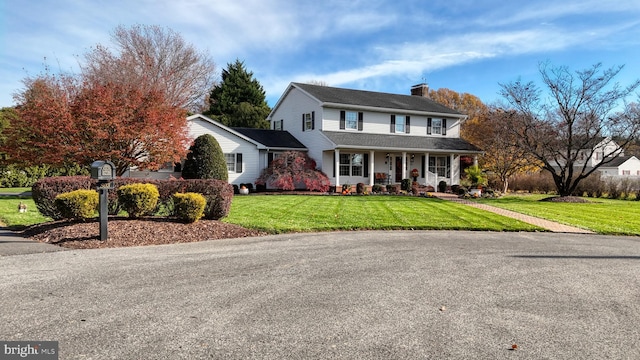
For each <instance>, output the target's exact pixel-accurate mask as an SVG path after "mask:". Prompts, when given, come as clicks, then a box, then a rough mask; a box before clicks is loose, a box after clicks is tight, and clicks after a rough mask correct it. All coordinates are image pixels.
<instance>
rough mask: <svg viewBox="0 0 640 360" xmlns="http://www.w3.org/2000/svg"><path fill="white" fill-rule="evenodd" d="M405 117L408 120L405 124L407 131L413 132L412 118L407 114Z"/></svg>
mask: <svg viewBox="0 0 640 360" xmlns="http://www.w3.org/2000/svg"><path fill="white" fill-rule="evenodd" d="M405 119H406V120H407V122H406V124H405V125H404V126H405V127H406V129H407V131H406V133H407V134H408V133H410V132H411V121H410V120H411V118H410V117H409V116H406V117H405Z"/></svg>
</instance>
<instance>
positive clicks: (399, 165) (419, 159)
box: [323, 149, 478, 189]
mask: <svg viewBox="0 0 640 360" xmlns="http://www.w3.org/2000/svg"><path fill="white" fill-rule="evenodd" d="M463 155H470V156H473V159H474V163H475V164H477V162H478V158H477V154H464V153H454V152H449V153H444V152H415V151H413V152H409V151H397V150H389V151H380V150H368V151H363V150H362V149H335V150H333V151H325V152H324V153H323V163H324V164H329V163H333V166H332V167H333V171H325V173H327V175H329V176H330V180H331V183H332V185H333V186H336V187H337V186H341V185H344V184H357V183H364V184H365V185H369V186H373V185H374V184H380V185H387V184H399V183H400V182H401V181H402V179H412V180H415V181H417V182H418V183H419V184H420V185H425V186H433V187H434V188H436V189H437V186H438V183H440V182H441V181H444V182H445V183H446V184H447V185H448V186H451V185H459V184H460V169H461V166H460V156H463ZM415 174H417V175H418V176H415V177H414V176H413V175H415ZM331 175H333V176H331Z"/></svg>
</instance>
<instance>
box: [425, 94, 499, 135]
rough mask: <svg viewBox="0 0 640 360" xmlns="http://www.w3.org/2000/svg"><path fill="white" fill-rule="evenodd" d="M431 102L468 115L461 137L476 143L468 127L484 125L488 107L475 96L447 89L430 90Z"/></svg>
mask: <svg viewBox="0 0 640 360" xmlns="http://www.w3.org/2000/svg"><path fill="white" fill-rule="evenodd" d="M428 97H429V98H430V99H431V100H433V101H435V102H437V103H439V104H442V105H444V106H447V107H449V108H451V109H453V110H456V111H458V112H460V113H462V114H465V115H467V120H465V123H464V124H463V125H462V126H461V134H460V135H461V137H462V138H464V139H466V140H467V141H470V142H471V143H474V144H475V143H476V141H475V140H477V139H475V138H473V136H472V134H473V133H470V132H468V131H466V130H467V127H472V126H478V125H482V121H483V120H485V119H486V117H485V116H484V115H485V114H486V113H487V111H488V108H487V106H486V105H485V104H484V103H483V102H482V100H480V98H478V97H477V96H475V95H472V94H469V93H458V92H455V91H453V90H450V89H447V88H440V89H438V90H429V96H428Z"/></svg>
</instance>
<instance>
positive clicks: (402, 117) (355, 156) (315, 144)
mask: <svg viewBox="0 0 640 360" xmlns="http://www.w3.org/2000/svg"><path fill="white" fill-rule="evenodd" d="M427 90H428V88H427V85H426V84H420V85H416V86H414V87H413V88H412V89H411V93H412V94H415V95H398V94H387V93H379V92H371V91H361V90H349V89H342V88H334V87H327V86H317V85H309V84H301V83H291V84H290V85H289V86H288V88H287V89H286V91H285V92H284V94H283V95H282V97H281V98H280V99H279V100H278V102H277V103H276V105H275V107H274V108H273V110H272V111H271V113H270V114H269V117H268V118H267V120H269V121H270V123H271V128H272V129H274V130H280V131H288V132H289V133H291V134H292V135H293V136H294V137H295V138H297V139H298V140H300V142H302V143H303V144H304V145H305V146H306V147H307V148H308V149H309V156H310V157H312V158H313V159H315V160H316V162H317V164H318V167H319V168H320V169H321V170H322V171H323V172H325V173H326V174H327V175H328V176H329V178H330V180H331V183H332V185H336V186H339V185H342V184H356V183H359V182H362V183H365V184H368V185H373V184H375V183H381V184H387V183H399V182H400V181H401V180H402V179H405V178H410V177H411V171H412V170H413V169H417V170H418V173H419V176H418V177H417V181H418V182H419V183H420V184H425V185H431V186H434V187H437V185H438V183H439V182H440V181H445V182H446V183H447V184H449V185H455V184H459V183H460V168H461V167H460V156H463V155H464V156H472V157H474V159H475V160H476V162H477V155H478V154H481V153H482V151H481V150H480V149H478V148H477V147H475V146H474V145H472V144H470V143H468V142H467V141H465V140H462V139H461V138H460V125H461V123H462V122H463V121H464V120H465V119H466V116H465V115H463V114H461V113H459V112H457V111H455V110H452V109H450V108H448V107H446V106H443V105H441V104H438V103H436V102H435V101H433V100H430V99H428V98H426V97H424V96H422V94H427V93H428V91H427Z"/></svg>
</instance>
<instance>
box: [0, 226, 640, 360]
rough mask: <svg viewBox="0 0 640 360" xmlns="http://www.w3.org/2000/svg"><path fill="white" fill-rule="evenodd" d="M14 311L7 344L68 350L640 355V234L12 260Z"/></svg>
mask: <svg viewBox="0 0 640 360" xmlns="http://www.w3.org/2000/svg"><path fill="white" fill-rule="evenodd" d="M0 307H1V309H2V321H0V340H40V341H43V340H56V341H59V343H60V359H209V358H212V359H604V358H611V359H637V358H639V357H640V238H638V237H613V236H597V235H575V234H549V233H491V232H449V231H415V232H411V231H394V232H343V233H321V234H293V235H282V236H270V237H263V238H253V239H241V240H223V241H209V242H201V243H191V244H177V245H168V246H152V247H139V248H121V249H103V250H83V251H61V252H53V253H42V254H29V255H14V256H4V257H0ZM513 344H517V345H518V349H517V350H515V351H514V350H511V348H512V345H513Z"/></svg>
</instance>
